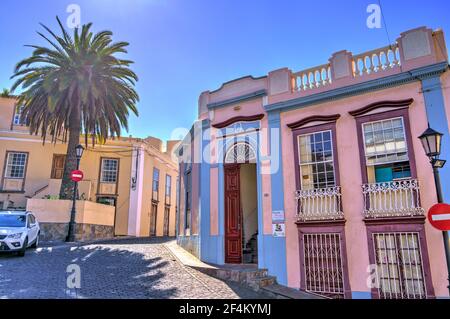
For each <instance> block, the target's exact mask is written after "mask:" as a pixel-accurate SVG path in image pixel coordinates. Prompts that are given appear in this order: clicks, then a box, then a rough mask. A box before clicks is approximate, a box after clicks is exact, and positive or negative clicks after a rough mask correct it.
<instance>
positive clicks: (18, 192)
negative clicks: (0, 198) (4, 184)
mask: <svg viewBox="0 0 450 319" xmlns="http://www.w3.org/2000/svg"><path fill="white" fill-rule="evenodd" d="M0 193H2V194H5V193H8V194H25V191H14V190H10V191H9V190H6V189H1V190H0Z"/></svg>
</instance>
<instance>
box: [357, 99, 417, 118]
mask: <svg viewBox="0 0 450 319" xmlns="http://www.w3.org/2000/svg"><path fill="white" fill-rule="evenodd" d="M412 102H414V99H412V98H411V99H406V100H398V101H380V102H375V103H372V104H369V105H366V106H364V107H362V108H360V109H357V110H354V111H350V112H348V113H349V114H350V115H352V116H354V117H358V116H362V115H365V114H367V113H369V112H372V111H373V110H376V109H380V108H390V109H401V108H405V107H408V106H410V105H411V104H412Z"/></svg>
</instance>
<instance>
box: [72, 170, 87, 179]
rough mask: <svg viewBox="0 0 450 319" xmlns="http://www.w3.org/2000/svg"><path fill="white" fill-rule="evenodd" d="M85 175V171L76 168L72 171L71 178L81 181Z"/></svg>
mask: <svg viewBox="0 0 450 319" xmlns="http://www.w3.org/2000/svg"><path fill="white" fill-rule="evenodd" d="M83 176H84V175H83V172H82V171H79V170H75V171H72V172H71V173H70V179H71V180H73V181H74V182H81V181H82V180H83Z"/></svg>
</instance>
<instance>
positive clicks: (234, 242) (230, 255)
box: [225, 164, 242, 264]
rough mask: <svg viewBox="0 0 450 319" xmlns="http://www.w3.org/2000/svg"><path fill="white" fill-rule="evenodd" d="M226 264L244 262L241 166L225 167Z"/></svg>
mask: <svg viewBox="0 0 450 319" xmlns="http://www.w3.org/2000/svg"><path fill="white" fill-rule="evenodd" d="M225 262H226V263H232V264H239V263H241V262H242V212H241V199H240V182H239V165H238V164H237V165H235V164H232V165H225Z"/></svg>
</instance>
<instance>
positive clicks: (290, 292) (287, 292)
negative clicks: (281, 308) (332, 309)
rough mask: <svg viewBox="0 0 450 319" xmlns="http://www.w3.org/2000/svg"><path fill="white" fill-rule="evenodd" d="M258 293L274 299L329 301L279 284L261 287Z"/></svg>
mask: <svg viewBox="0 0 450 319" xmlns="http://www.w3.org/2000/svg"><path fill="white" fill-rule="evenodd" d="M260 292H262V293H264V294H265V295H267V296H269V297H270V298H275V299H329V298H326V297H323V296H319V295H316V294H313V293H309V292H305V291H300V290H297V289H293V288H289V287H286V286H282V285H279V284H276V283H275V284H272V285H268V286H265V287H262V288H261V290H260Z"/></svg>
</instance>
